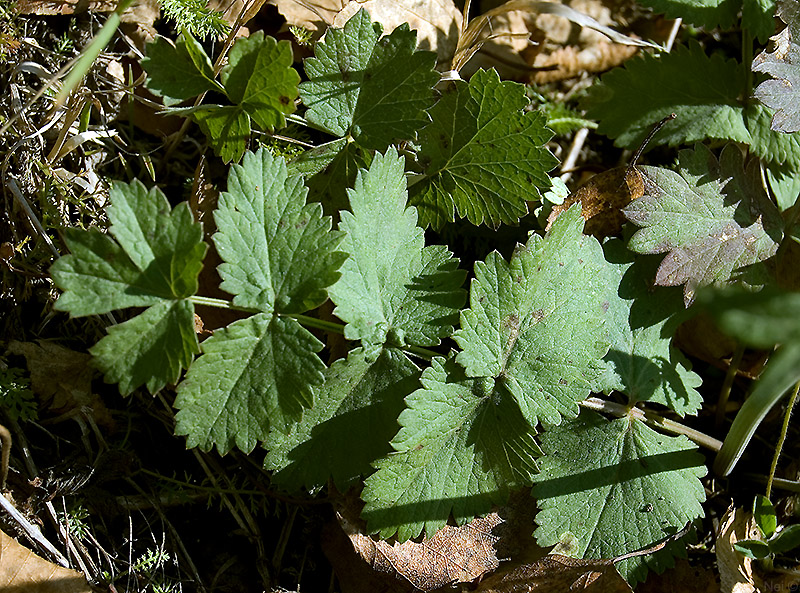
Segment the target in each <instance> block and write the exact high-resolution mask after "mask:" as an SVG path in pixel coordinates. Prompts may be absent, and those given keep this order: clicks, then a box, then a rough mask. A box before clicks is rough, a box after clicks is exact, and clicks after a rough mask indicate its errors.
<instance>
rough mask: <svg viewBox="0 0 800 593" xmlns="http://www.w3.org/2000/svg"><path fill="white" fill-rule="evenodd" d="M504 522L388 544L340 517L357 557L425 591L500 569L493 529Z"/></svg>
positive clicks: (489, 520) (476, 523) (492, 519)
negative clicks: (420, 539) (418, 540)
mask: <svg viewBox="0 0 800 593" xmlns="http://www.w3.org/2000/svg"><path fill="white" fill-rule="evenodd" d="M501 522H502V519H501V518H500V516H499V515H498V514H497V513H491V514H490V515H488V516H486V517H482V518H478V519H474V520H473V521H471V522H469V523H467V524H466V525H463V526H461V527H452V526H449V525H447V526H445V527H444V528H442V529H440V530H439V531H437V532H436V533H435V534H434V536H433V537H431V538H425V539H423V540H422V541H421V542H419V543H417V542H413V541H407V542H404V543H402V544H400V543H397V542H395V543H394V544H389V543H388V542H385V541H376V540H374V539H372V538H371V537H369V536H368V535H364V534H363V533H360V532H359V531H358V530H357V529H356V528H355V527H354V526H353V525H352V524H350V523H349V522H347V521H346V520H345V519H344V518H342V517H341V516H340V523H341V524H342V528H343V529H344V531H345V533H346V534H347V536H348V537H349V538H350V541H351V542H352V543H353V547H354V548H355V549H356V551H357V552H358V554H359V555H360V556H361V557H362V558H363V559H364V560H365V561H366V562H367V563H368V564H369V565H370V566H371V567H372V569H373V570H375V571H377V572H382V573H388V574H396V575H398V576H400V577H401V578H404V579H405V580H407V581H408V582H409V583H411V584H412V585H413V586H414V587H416V588H417V589H420V590H422V591H432V590H434V589H438V588H439V587H443V586H445V585H448V584H450V583H463V582H469V581H473V580H475V579H477V578H479V577H481V576H483V575H484V574H486V573H488V572H491V571H493V570H494V569H496V568H497V567H498V565H499V561H498V559H497V556H496V554H495V550H494V547H493V546H494V544H495V542H497V540H498V536H496V535H493V534H492V529H493V528H494V527H496V526H497V525H499V524H500V523H501Z"/></svg>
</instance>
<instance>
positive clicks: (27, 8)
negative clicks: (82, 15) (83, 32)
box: [16, 0, 117, 15]
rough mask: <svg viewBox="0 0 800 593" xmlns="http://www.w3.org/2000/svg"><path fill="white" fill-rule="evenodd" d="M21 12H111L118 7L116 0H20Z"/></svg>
mask: <svg viewBox="0 0 800 593" xmlns="http://www.w3.org/2000/svg"><path fill="white" fill-rule="evenodd" d="M16 4H17V11H18V12H19V14H38V15H47V14H74V13H76V12H86V11H88V10H91V11H93V12H111V11H113V10H115V9H116V8H117V2H116V1H115V0H89V1H88V2H87V0H18V1H17V3H16Z"/></svg>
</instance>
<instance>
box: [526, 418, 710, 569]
mask: <svg viewBox="0 0 800 593" xmlns="http://www.w3.org/2000/svg"><path fill="white" fill-rule="evenodd" d="M540 438H541V443H542V450H543V451H544V454H545V455H544V457H542V459H541V460H540V462H539V463H540V466H541V473H540V474H539V476H538V477H537V478H536V482H537V484H536V485H535V486H534V488H533V496H534V497H535V498H536V500H537V501H538V504H539V508H540V509H541V510H540V511H539V513H538V514H537V515H536V523H537V524H538V527H537V528H536V531H535V532H534V535H535V537H536V540H537V542H538V543H539V545H540V546H543V547H544V546H552V545H554V544H556V543H558V542H559V540H560V539H561V538H562V537H563V536H565V535H566V534H571V535H572V536H573V537H574V538H575V541H576V545H577V550H576V556H578V557H581V558H614V557H616V556H620V555H622V554H625V553H627V552H632V551H634V550H639V549H641V548H644V547H646V546H650V545H652V544H653V543H655V542H657V541H658V540H660V539H662V538H664V537H666V536H667V535H670V534H671V533H674V532H676V531H677V530H679V529H681V528H682V527H683V526H684V525H686V523H687V522H688V521H692V520H694V519H696V518H698V517H702V516H703V508H702V506H701V504H702V502H703V501H704V500H705V491H704V489H703V485H702V483H701V482H700V480H699V478H700V477H702V476H703V475H705V473H706V469H705V466H704V462H703V457H702V456H701V455H699V454H698V453H697V452H696V449H695V447H694V445H692V443H690V442H689V440H688V439H687V438H686V437H685V436H678V437H669V436H665V435H661V434H658V433H657V432H655V431H653V430H652V429H650V428H648V427H647V426H646V425H645V424H643V423H642V422H641V421H639V420H636V419H635V418H632V417H627V418H619V419H617V420H612V421H608V420H606V419H605V418H603V417H602V416H600V415H599V414H595V413H594V412H590V411H587V410H584V411H582V412H581V415H580V416H579V417H578V418H577V419H575V420H570V421H566V422H564V423H562V424H561V425H560V426H558V427H554V428H550V429H548V430H546V431H545V432H543V433H542V435H541V437H540ZM683 549H684V548H683V544H682V543H681V542H672V543H670V544H667V546H666V548H665V549H664V550H662V551H659V552H656V553H655V554H653V555H648V556H639V557H635V558H631V559H629V560H625V561H623V562H620V563H618V564H616V567H617V569H618V570H619V572H620V574H622V576H624V577H625V578H626V579H627V580H628V582H630V583H631V584H632V585H633V584H635V583H636V582H639V581H642V580H644V578H645V577H646V576H647V569H648V568H650V569H654V570H656V571H657V572H662V571H663V570H664V569H665V568H667V567H670V566H672V565H673V559H672V557H673V555H676V554H680V553H682V551H683Z"/></svg>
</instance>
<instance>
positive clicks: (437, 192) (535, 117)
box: [409, 70, 558, 228]
mask: <svg viewBox="0 0 800 593" xmlns="http://www.w3.org/2000/svg"><path fill="white" fill-rule="evenodd" d="M527 105H528V99H527V98H526V97H525V89H524V87H523V86H522V85H520V84H518V83H515V82H510V81H501V80H500V78H499V76H498V75H497V73H496V72H495V71H494V70H489V71H484V70H480V71H478V72H477V73H475V75H474V76H473V77H472V78H471V79H470V81H469V83H467V82H463V81H456V82H455V83H454V86H453V87H451V88H449V89H448V90H447V91H445V93H444V94H443V95H442V97H441V99H439V101H438V102H437V103H436V105H434V106H433V108H431V110H430V114H431V117H432V118H433V122H432V123H431V124H430V125H428V126H426V127H425V128H424V129H423V130H422V132H421V137H420V141H421V150H420V152H419V159H420V162H421V163H422V165H423V167H424V169H425V174H426V177H425V178H423V179H422V180H421V181H419V182H418V183H416V184H415V185H413V186H412V187H411V189H410V200H409V203H410V204H411V205H413V206H416V207H417V210H418V211H419V216H420V223H421V224H422V225H423V226H432V227H434V228H439V227H441V226H442V225H443V224H444V223H446V222H451V221H453V220H454V219H455V215H456V214H457V215H458V216H461V217H464V218H467V219H468V220H469V221H470V222H472V223H473V224H481V223H484V222H485V223H486V224H488V225H490V226H493V227H496V226H498V225H499V224H500V223H506V224H516V223H517V221H518V220H519V219H520V218H521V217H522V216H524V215H525V214H527V212H528V205H527V202H528V201H530V200H535V199H537V198H539V195H540V192H539V190H546V189H549V188H550V185H551V183H550V178H549V177H548V175H547V171H549V170H550V169H552V168H553V167H554V166H555V165H556V164H558V161H557V160H556V158H555V157H554V156H553V155H552V154H550V152H549V151H548V150H547V148H545V146H544V145H545V143H546V142H547V141H548V140H550V138H551V137H552V135H553V133H552V132H551V131H550V130H549V129H548V128H547V127H546V125H545V124H546V123H547V118H546V117H545V116H544V114H542V113H541V112H538V111H528V112H524V111H523V110H524V108H525V107H526V106H527Z"/></svg>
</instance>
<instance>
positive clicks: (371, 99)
mask: <svg viewBox="0 0 800 593" xmlns="http://www.w3.org/2000/svg"><path fill="white" fill-rule="evenodd" d="M382 32H383V28H382V27H381V25H380V24H378V23H373V22H372V21H371V19H370V16H369V13H368V12H367V11H366V10H363V9H362V10H360V11H358V12H357V13H356V14H355V15H354V16H353V17H352V18H351V19H350V20H349V21H347V23H345V25H344V28H343V29H333V28H332V29H329V30H328V31H327V33H326V34H325V41H324V42H322V43H318V44H317V46H316V49H315V57H313V58H308V59H307V60H306V61H305V69H306V74H307V75H308V81H306V82H303V83H302V84H301V85H300V95H301V97H302V98H303V103H304V104H305V105H307V106H308V111H307V112H306V119H308V121H309V122H310V123H312V124H314V125H316V126H319V127H320V128H321V129H323V130H325V131H327V132H330V133H331V134H334V135H335V136H345V135H348V134H349V135H351V136H352V137H353V139H354V140H355V141H356V142H358V143H359V145H361V146H363V147H364V148H370V149H377V150H385V149H386V148H387V147H388V146H389V144H390V143H392V142H393V141H395V140H408V139H412V138H413V137H414V135H415V134H416V132H417V130H418V129H419V128H421V127H422V126H424V125H425V124H426V123H427V122H428V121H430V120H429V118H428V116H427V114H426V113H425V110H426V109H427V108H428V107H430V106H431V104H432V103H433V86H434V85H435V84H436V83H437V82H438V81H439V75H438V73H437V72H436V71H435V70H434V69H433V68H434V65H435V63H436V54H434V53H432V52H426V51H415V49H416V45H417V34H416V31H410V30H409V28H408V26H407V25H401V26H400V27H398V28H396V29H395V30H394V31H393V32H392V33H390V34H389V35H386V36H385V37H383V38H381V33H382Z"/></svg>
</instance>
